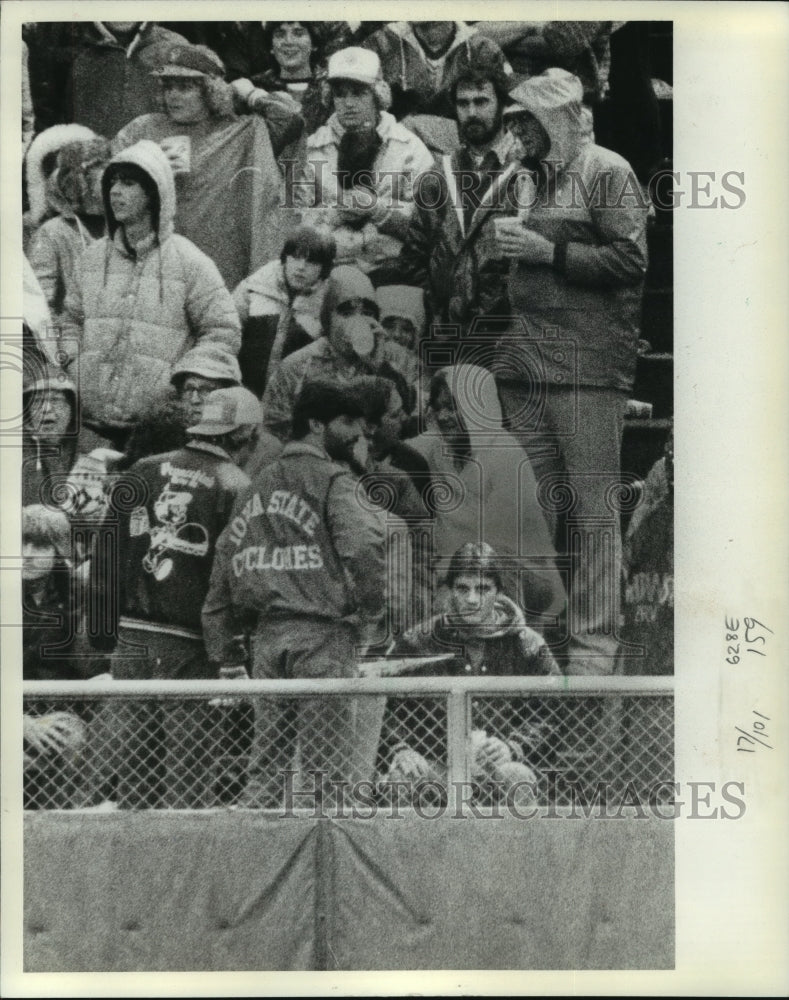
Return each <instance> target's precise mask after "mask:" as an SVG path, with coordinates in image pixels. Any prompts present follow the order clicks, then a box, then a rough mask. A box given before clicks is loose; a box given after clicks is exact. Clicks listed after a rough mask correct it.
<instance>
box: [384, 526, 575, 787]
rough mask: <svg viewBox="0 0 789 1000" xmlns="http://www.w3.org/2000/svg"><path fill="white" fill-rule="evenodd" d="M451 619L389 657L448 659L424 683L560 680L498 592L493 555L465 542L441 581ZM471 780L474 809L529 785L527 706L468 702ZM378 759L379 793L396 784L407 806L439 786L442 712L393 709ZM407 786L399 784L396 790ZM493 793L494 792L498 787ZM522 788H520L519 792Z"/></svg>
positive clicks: (405, 705) (533, 714) (425, 628)
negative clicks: (435, 679) (477, 802)
mask: <svg viewBox="0 0 789 1000" xmlns="http://www.w3.org/2000/svg"><path fill="white" fill-rule="evenodd" d="M447 584H448V586H449V593H450V598H449V604H450V610H449V612H448V613H446V614H442V615H437V616H435V617H434V618H432V619H430V620H429V621H427V622H422V623H421V624H420V625H419V626H418V627H417V628H415V629H413V630H412V631H411V632H407V633H406V634H405V635H404V636H403V637H402V638H401V639H400V640H399V641H398V642H397V643H396V644H395V645H394V648H393V649H392V653H393V654H394V655H396V656H398V655H399V656H415V657H416V656H434V655H436V654H441V653H448V652H454V653H455V655H454V657H453V658H452V659H451V660H448V661H446V662H444V663H441V664H439V665H438V667H436V665H435V664H433V665H431V673H435V674H437V675H439V676H446V677H468V676H484V675H490V676H505V677H506V676H512V677H518V676H524V675H527V676H528V675H530V674H542V675H545V674H556V675H558V674H559V672H560V671H559V668H558V666H557V665H556V661H555V660H554V658H553V655H552V654H551V652H550V650H549V649H548V647H547V646H546V644H545V640H544V639H543V638H542V636H540V635H539V633H537V632H535V631H534V630H533V629H531V628H529V626H528V625H526V623H525V620H524V616H523V612H522V611H521V609H520V608H519V607H518V605H517V604H515V602H514V601H511V600H510V599H509V598H508V597H506V596H505V595H504V594H503V593H502V592H501V575H500V572H499V570H498V568H497V566H496V553H495V552H494V550H493V549H492V548H491V546H490V545H487V544H485V543H484V542H483V543H482V544H477V543H474V542H468V543H466V544H465V545H463V546H461V547H460V548H459V549H458V550H457V551H456V552H455V554H454V555H453V557H452V560H451V562H450V566H449V570H448V572H447ZM472 726H473V730H472V733H471V737H472V750H473V759H472V761H471V777H472V779H473V781H474V782H475V783H476V784H477V788H476V789H475V796H476V798H477V799H480V798H483V797H487V798H488V799H489V798H490V797H491V796H492V795H496V794H499V793H501V792H505V793H506V792H509V791H510V790H514V787H515V786H516V785H517V784H518V783H519V782H523V783H525V785H533V784H534V783H535V782H536V776H535V774H534V772H533V771H532V770H531V768H530V767H529V766H528V764H527V763H526V761H527V760H528V758H529V755H530V752H532V751H534V750H535V749H536V748H537V745H538V744H540V743H541V742H542V741H543V732H542V727H541V725H540V721H539V717H538V711H537V709H536V708H535V706H534V705H533V704H532V705H530V704H529V701H528V700H526V699H524V698H517V699H512V698H491V699H480V700H475V701H474V702H472ZM380 756H381V757H382V758H383V759H382V761H381V765H382V767H381V769H382V770H383V771H384V778H383V781H384V787H385V786H386V784H392V783H395V782H397V783H400V788H399V789H398V794H399V795H400V798H403V796H402V794H401V793H402V790H403V788H405V790H406V793H407V794H406V795H405V799H406V801H413V800H418V799H419V798H420V796H421V794H422V791H423V789H422V787H421V786H423V785H424V784H425V783H429V785H431V786H432V787H433V789H434V790H435V789H436V788H441V787H442V786H444V787H445V786H446V781H447V762H446V728H445V720H444V717H443V714H442V711H441V710H440V708H439V707H438V705H437V704H436V703H435V702H433V703H431V702H429V701H426V700H425V699H419V700H418V701H416V700H413V699H400V700H394V699H392V700H390V704H389V708H388V711H387V716H386V717H385V719H384V727H383V734H382V745H381V750H380ZM403 783H404V784H403ZM497 786H498V787H497ZM521 787H524V786H521Z"/></svg>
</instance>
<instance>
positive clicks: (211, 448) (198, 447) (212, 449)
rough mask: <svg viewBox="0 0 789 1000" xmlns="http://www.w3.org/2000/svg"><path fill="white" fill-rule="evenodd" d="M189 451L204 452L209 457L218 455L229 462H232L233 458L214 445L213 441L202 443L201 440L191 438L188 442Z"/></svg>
mask: <svg viewBox="0 0 789 1000" xmlns="http://www.w3.org/2000/svg"><path fill="white" fill-rule="evenodd" d="M186 448H187V451H204V452H206V453H207V454H209V455H216V456H217V457H218V458H224V459H225V460H226V461H228V462H232V461H233V459H232V457H231V456H230V455H229V454H228V453H227V452H226V451H225V449H224V448H222V447H221V446H220V445H218V444H213V443H212V442H211V441H202V440H201V439H200V438H190V439H189V440H188V441H187V442H186Z"/></svg>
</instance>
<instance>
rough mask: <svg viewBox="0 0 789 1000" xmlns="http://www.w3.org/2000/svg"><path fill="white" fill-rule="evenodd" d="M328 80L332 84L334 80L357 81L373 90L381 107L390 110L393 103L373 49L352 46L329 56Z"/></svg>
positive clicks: (379, 61)
mask: <svg viewBox="0 0 789 1000" xmlns="http://www.w3.org/2000/svg"><path fill="white" fill-rule="evenodd" d="M326 79H327V80H328V81H329V83H330V84H331V82H332V81H333V80H355V81H356V82H357V83H363V84H365V86H367V87H370V88H371V90H372V91H373V92H374V93H375V96H376V98H377V99H378V103H379V104H380V105H381V107H384V108H388V107H389V105H390V104H391V103H392V92H391V90H390V89H389V84H388V83H387V82H386V81H385V80H384V78H383V74H382V72H381V60H380V59H379V58H378V55H377V53H375V52H373V51H372V50H371V49H362V48H359V47H358V46H350V47H349V48H347V49H340V51H339V52H335V53H334V54H333V55H331V56H329V62H328V65H327V73H326Z"/></svg>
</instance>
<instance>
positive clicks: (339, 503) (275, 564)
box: [202, 381, 385, 808]
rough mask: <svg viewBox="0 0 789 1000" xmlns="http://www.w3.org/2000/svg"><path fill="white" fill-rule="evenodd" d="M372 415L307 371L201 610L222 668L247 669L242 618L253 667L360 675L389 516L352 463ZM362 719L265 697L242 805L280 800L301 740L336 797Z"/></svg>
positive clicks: (222, 549) (257, 673)
mask: <svg viewBox="0 0 789 1000" xmlns="http://www.w3.org/2000/svg"><path fill="white" fill-rule="evenodd" d="M363 416H364V412H363V409H362V404H361V403H360V401H359V400H358V399H357V398H356V394H355V393H354V392H353V391H350V390H349V389H343V388H339V387H337V386H335V385H332V384H331V383H327V382H319V381H312V382H307V383H306V384H305V385H304V386H303V387H302V389H301V391H300V393H299V396H298V398H297V400H296V405H295V408H294V412H293V427H292V435H291V441H290V443H289V444H287V445H286V446H285V448H284V449H283V451H282V454H281V455H280V456H279V458H278V459H276V460H275V461H274V462H272V463H271V464H270V465H268V466H267V467H266V468H264V469H263V471H262V472H261V473H260V474H259V475H258V476H256V478H255V479H254V480H253V482H252V485H251V486H250V487H249V489H247V490H246V491H244V492H243V493H242V494H241V495H240V496H239V498H238V501H237V503H236V506H235V508H234V512H233V516H232V517H231V519H230V522H229V524H228V527H227V529H226V530H225V531H224V533H223V534H222V536H221V538H220V539H219V542H218V545H217V553H216V558H215V561H214V567H213V572H212V576H211V586H210V589H209V593H208V596H207V598H206V601H205V604H204V606H203V616H202V617H203V635H204V640H205V643H206V649H207V650H208V655H209V657H210V659H211V660H212V661H213V662H214V663H216V664H217V665H218V666H219V667H220V670H221V673H222V676H224V677H233V676H239V677H244V676H246V669H245V667H244V665H243V664H241V663H239V661H238V650H237V645H236V642H235V636H236V635H237V634H238V631H239V629H238V626H239V625H241V627H242V629H243V631H244V632H245V633H246V634H247V635H248V636H249V646H250V660H251V669H252V676H253V677H254V678H272V679H286V678H299V677H303V678H310V679H313V680H317V679H326V681H327V682H328V679H330V678H336V677H352V676H354V675H355V673H356V666H355V647H356V645H357V643H359V642H361V641H363V640H368V641H369V640H370V639H371V638H372V633H373V632H374V630H375V628H376V626H377V623H378V621H379V619H380V616H381V612H382V610H383V601H384V576H385V573H384V569H385V559H384V532H383V522H382V519H381V518H380V517H379V516H378V515H377V514H375V513H374V512H371V511H370V510H368V509H367V508H366V507H365V506H364V505H363V504H362V503H361V502H360V499H359V493H358V479H357V478H356V477H355V476H354V475H353V474H352V473H351V471H350V469H349V467H348V464H347V463H349V462H350V460H351V458H352V453H353V449H354V447H355V446H356V444H357V442H358V441H359V440H360V439H361V437H362V435H363V433H364V426H363ZM325 687H326V688H327V689H328V690H330V689H331V684H329V683H326V684H325ZM352 725H353V718H352V703H351V701H350V700H349V699H347V698H339V697H330V698H327V697H326V696H325V694H323V693H322V694H321V695H316V696H311V697H306V698H300V699H298V700H296V701H293V702H284V701H276V700H271V699H263V698H259V699H255V736H254V742H253V746H252V752H251V755H250V762H249V770H248V784H247V788H246V791H245V794H244V797H243V799H242V805H244V806H247V807H262V808H276V807H278V806H279V805H280V804H281V802H282V794H283V786H284V781H285V778H286V772H287V770H288V769H289V768H290V767H291V762H292V761H293V755H294V750H295V745H296V743H297V744H298V753H299V757H300V761H301V766H302V768H303V771H304V772H305V773H306V774H307V775H310V776H311V777H312V781H313V791H314V794H315V797H316V800H320V801H322V802H323V803H324V804H329V803H330V802H331V801H332V797H333V794H334V792H332V786H333V785H336V784H337V783H338V782H342V781H343V780H344V779H347V778H348V776H349V774H350V768H351V761H350V760H349V754H348V747H349V741H350V740H351V736H352ZM294 737H295V739H294Z"/></svg>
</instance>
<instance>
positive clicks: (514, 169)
mask: <svg viewBox="0 0 789 1000" xmlns="http://www.w3.org/2000/svg"><path fill="white" fill-rule="evenodd" d="M507 69H508V67H507V64H506V62H505V60H504V57H503V56H502V54H501V52H497V51H492V50H490V48H489V47H488V46H486V45H483V44H482V42H481V41H475V39H474V38H472V39H471V40H470V41H469V44H468V46H467V49H466V50H465V51H464V54H463V58H462V59H458V61H457V65H456V68H455V75H454V77H453V79H452V82H451V87H450V94H451V97H452V102H453V104H454V108H455V115H456V118H457V122H458V132H459V135H460V139H461V147H460V149H458V150H457V151H455V152H454V153H452V154H446V155H445V156H444V157H443V158H442V161H441V164H440V169H438V170H431V171H429V172H427V173H425V174H423V175H422V176H421V177H420V178H418V179H417V181H416V183H415V187H414V201H415V205H416V208H415V211H414V214H413V217H412V219H411V224H410V227H409V231H408V234H407V235H406V237H405V240H404V242H403V247H402V250H401V253H400V261H399V280H400V281H401V282H402V283H403V284H408V285H418V286H420V287H422V288H423V289H424V291H425V296H426V301H427V304H428V306H429V309H430V313H431V316H430V318H431V321H432V322H433V323H442V324H450V325H452V326H454V327H455V328H456V330H457V331H458V333H459V334H460V335H461V336H465V334H466V333H467V331H468V329H469V327H470V325H471V324H472V321H474V320H476V321H477V322H476V323H475V325H474V330H475V333H477V334H479V333H484V332H489V333H491V334H493V333H498V332H500V331H501V330H503V329H505V328H506V318H505V317H506V316H507V313H508V311H509V307H508V300H507V272H508V269H509V262H508V261H506V260H504V259H502V257H501V255H500V254H499V252H498V250H497V243H496V239H495V230H494V220H495V219H496V218H497V217H500V216H502V215H503V214H510V215H512V214H515V213H516V211H517V210H518V207H519V206H520V205H522V204H525V203H527V201H525V199H526V198H527V194H526V191H525V190H524V189H525V188H526V187H527V186H528V185H530V184H531V173H530V172H529V171H527V170H526V169H525V168H524V166H523V165H522V164H521V163H520V161H518V160H516V159H515V158H514V157H512V155H511V153H512V146H513V141H512V139H511V137H510V136H509V134H508V133H507V132H505V131H504V129H503V126H502V111H503V108H504V106H505V104H506V102H507V100H508V98H507V88H508V86H509V84H510V79H511V75H510V74H509V73H508V72H507ZM454 360H455V361H459V360H463V359H462V358H461V357H455V358H454ZM469 360H474V363H476V364H480V363H482V359H480V358H479V357H477V358H474V359H469Z"/></svg>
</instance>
